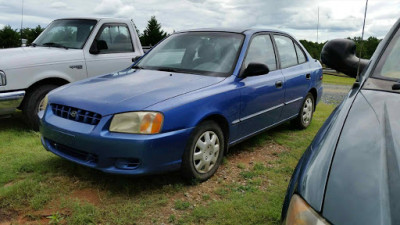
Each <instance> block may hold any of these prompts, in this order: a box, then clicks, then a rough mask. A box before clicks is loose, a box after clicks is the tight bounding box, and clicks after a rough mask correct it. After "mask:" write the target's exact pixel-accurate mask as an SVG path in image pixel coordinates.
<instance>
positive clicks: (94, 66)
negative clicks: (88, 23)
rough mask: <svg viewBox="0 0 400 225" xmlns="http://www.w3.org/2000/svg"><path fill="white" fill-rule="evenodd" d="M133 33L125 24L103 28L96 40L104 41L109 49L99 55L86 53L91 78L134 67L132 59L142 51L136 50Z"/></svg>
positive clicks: (103, 26) (114, 24)
mask: <svg viewBox="0 0 400 225" xmlns="http://www.w3.org/2000/svg"><path fill="white" fill-rule="evenodd" d="M131 33H132V32H130V30H129V27H128V25H127V24H123V23H122V24H120V23H118V24H116V23H106V24H103V25H102V26H101V28H100V29H99V31H98V33H97V35H96V37H95V40H96V41H99V40H101V41H104V42H105V43H106V46H107V49H104V50H101V51H100V52H99V53H98V54H91V53H90V52H89V49H87V50H86V51H85V59H86V66H87V71H88V76H89V77H92V76H97V75H102V74H108V73H112V72H117V71H120V70H123V69H126V68H127V67H128V66H130V65H132V59H133V58H135V57H136V56H139V55H140V51H138V50H137V49H135V48H134V46H133V42H132V35H131ZM91 44H92V43H91Z"/></svg>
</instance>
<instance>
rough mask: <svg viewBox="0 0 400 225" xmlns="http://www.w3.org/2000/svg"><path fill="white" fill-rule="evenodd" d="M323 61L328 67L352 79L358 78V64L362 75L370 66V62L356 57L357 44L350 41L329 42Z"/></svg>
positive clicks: (324, 48) (322, 54) (323, 54)
mask: <svg viewBox="0 0 400 225" xmlns="http://www.w3.org/2000/svg"><path fill="white" fill-rule="evenodd" d="M321 61H322V63H323V64H325V65H327V66H328V67H330V68H332V69H335V70H337V71H339V72H342V73H344V74H346V75H348V76H350V77H356V76H357V70H358V62H359V61H360V73H361V72H362V71H363V70H364V68H365V67H366V66H367V65H368V63H369V60H367V59H360V58H358V57H357V56H356V44H355V43H354V41H352V40H348V39H334V40H331V41H328V42H327V43H326V44H325V45H324V47H323V48H322V51H321Z"/></svg>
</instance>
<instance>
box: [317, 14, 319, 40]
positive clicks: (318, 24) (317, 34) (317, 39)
mask: <svg viewBox="0 0 400 225" xmlns="http://www.w3.org/2000/svg"><path fill="white" fill-rule="evenodd" d="M317 21H318V22H317V44H318V31H319V6H318V20H317Z"/></svg>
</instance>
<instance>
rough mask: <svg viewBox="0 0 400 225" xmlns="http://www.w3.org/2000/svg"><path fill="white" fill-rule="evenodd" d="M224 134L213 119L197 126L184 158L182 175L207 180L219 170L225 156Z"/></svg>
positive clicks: (191, 178)
mask: <svg viewBox="0 0 400 225" xmlns="http://www.w3.org/2000/svg"><path fill="white" fill-rule="evenodd" d="M224 140H225V139H224V134H223V132H222V130H221V128H220V127H219V126H218V124H216V123H215V122H212V121H205V122H203V123H201V124H200V125H199V126H197V127H196V128H195V130H194V131H193V133H192V135H191V137H190V139H189V142H188V144H187V146H186V149H185V152H184V155H183V159H182V168H181V172H182V175H183V176H184V177H185V178H187V179H190V180H193V179H194V180H198V181H200V182H201V181H205V180H207V179H209V178H210V177H211V176H213V175H214V173H215V172H216V171H217V169H218V167H219V165H220V164H221V162H222V158H223V156H224V148H225V141H224Z"/></svg>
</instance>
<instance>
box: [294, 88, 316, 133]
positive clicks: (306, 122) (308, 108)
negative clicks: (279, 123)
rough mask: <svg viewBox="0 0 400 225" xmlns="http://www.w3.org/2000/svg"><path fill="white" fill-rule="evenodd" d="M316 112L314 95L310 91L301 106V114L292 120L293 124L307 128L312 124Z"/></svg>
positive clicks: (300, 127)
mask: <svg viewBox="0 0 400 225" xmlns="http://www.w3.org/2000/svg"><path fill="white" fill-rule="evenodd" d="M313 114H314V96H313V95H312V94H311V93H308V94H307V96H306V98H305V99H304V101H303V104H302V106H301V108H300V112H299V115H298V116H297V117H296V118H295V119H294V120H292V123H293V125H295V126H296V127H297V128H299V129H305V128H307V127H308V126H310V124H311V120H312V117H313Z"/></svg>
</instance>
